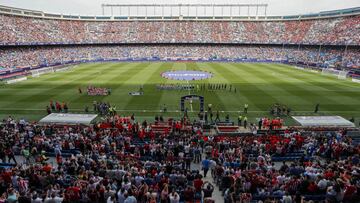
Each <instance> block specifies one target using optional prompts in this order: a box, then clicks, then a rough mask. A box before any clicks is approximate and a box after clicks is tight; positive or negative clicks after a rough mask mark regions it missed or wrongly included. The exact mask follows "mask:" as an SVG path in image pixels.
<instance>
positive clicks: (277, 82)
mask: <svg viewBox="0 0 360 203" xmlns="http://www.w3.org/2000/svg"><path fill="white" fill-rule="evenodd" d="M247 67H248V68H249V69H251V70H252V71H253V72H254V73H255V74H256V75H262V76H263V77H264V78H266V79H263V80H264V81H265V83H267V85H272V87H271V89H274V90H275V91H276V92H277V93H279V94H281V96H284V97H286V96H290V97H289V99H291V100H293V99H294V98H295V99H296V102H299V103H301V104H302V105H303V104H306V105H308V104H311V105H314V104H313V103H312V102H311V101H309V100H307V99H305V98H304V95H303V94H299V92H297V91H293V90H294V89H301V88H302V87H301V86H299V85H296V84H294V83H291V82H289V80H288V79H285V78H289V77H290V76H289V75H282V77H279V76H278V73H275V74H271V73H270V72H269V71H268V67H267V66H263V65H261V64H253V65H252V66H247ZM274 87H276V88H274ZM289 87H292V88H293V90H291V89H290V88H289ZM283 94H284V95H283ZM282 98H283V97H282ZM286 100H287V98H286ZM283 102H284V101H283Z"/></svg>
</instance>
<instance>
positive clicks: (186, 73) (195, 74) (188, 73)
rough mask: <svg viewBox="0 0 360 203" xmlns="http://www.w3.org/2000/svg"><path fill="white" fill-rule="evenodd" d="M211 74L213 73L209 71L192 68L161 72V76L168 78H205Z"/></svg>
mask: <svg viewBox="0 0 360 203" xmlns="http://www.w3.org/2000/svg"><path fill="white" fill-rule="evenodd" d="M212 76H213V74H212V73H210V72H206V71H193V70H178V71H167V72H163V73H161V77H163V78H166V79H169V80H188V81H190V80H205V79H209V78H211V77H212Z"/></svg>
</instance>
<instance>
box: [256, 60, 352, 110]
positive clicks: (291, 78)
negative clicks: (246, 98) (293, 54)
mask: <svg viewBox="0 0 360 203" xmlns="http://www.w3.org/2000/svg"><path fill="white" fill-rule="evenodd" d="M256 66H258V67H259V66H260V67H263V68H264V69H265V70H264V71H263V72H264V74H265V73H266V74H268V72H269V70H274V71H275V72H274V73H273V74H274V75H281V77H282V78H287V80H288V82H284V83H281V84H284V86H287V87H289V86H291V85H292V84H296V86H297V88H296V89H294V90H293V92H294V93H295V92H298V91H299V90H303V91H304V92H306V91H307V93H306V94H305V95H303V98H307V99H308V100H309V101H312V105H306V103H305V104H304V103H301V102H297V101H296V103H298V105H300V107H301V108H302V109H303V108H304V107H305V108H306V109H311V108H314V106H315V104H316V103H321V104H322V109H326V110H331V109H333V108H338V105H340V104H339V103H338V100H337V99H336V96H334V95H332V96H329V95H328V94H326V93H324V92H323V91H321V88H320V87H317V86H316V85H315V84H314V85H307V84H306V83H305V85H304V83H303V82H302V80H301V79H300V80H299V79H297V78H296V76H295V75H291V74H288V75H287V73H282V72H278V71H277V69H276V68H275V69H273V68H272V65H271V64H268V65H264V64H256ZM252 68H253V69H255V66H252ZM296 81H297V82H296ZM299 81H300V82H299ZM304 82H306V81H304ZM272 84H276V82H272ZM314 88H319V89H320V90H319V91H313V90H314ZM306 95H312V96H311V97H310V98H309V97H306ZM314 96H315V98H314ZM345 101H346V102H349V105H351V104H353V102H351V101H348V100H345ZM288 102H289V103H294V101H291V100H289V101H288ZM334 104H335V105H336V106H334ZM349 105H348V107H349ZM291 107H293V106H291Z"/></svg>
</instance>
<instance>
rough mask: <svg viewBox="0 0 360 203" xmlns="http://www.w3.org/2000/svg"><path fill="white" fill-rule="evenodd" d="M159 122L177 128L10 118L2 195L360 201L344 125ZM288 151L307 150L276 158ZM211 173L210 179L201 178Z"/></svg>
mask: <svg viewBox="0 0 360 203" xmlns="http://www.w3.org/2000/svg"><path fill="white" fill-rule="evenodd" d="M155 124H156V125H158V126H159V125H162V124H163V125H166V126H173V128H170V129H168V130H166V131H163V132H161V133H160V132H156V131H155V127H154V125H153V124H151V123H148V122H147V121H143V122H142V123H141V122H137V121H136V119H135V116H134V115H132V116H131V117H119V116H117V115H115V116H111V117H107V118H106V119H105V120H104V121H102V123H101V124H99V125H94V126H77V125H76V126H66V125H65V126H56V125H45V126H41V125H38V124H37V123H28V122H26V121H25V120H20V121H16V120H14V119H12V118H11V117H9V118H7V119H4V120H3V123H2V124H1V125H0V138H1V139H0V159H1V160H2V161H3V164H4V163H7V164H9V163H13V162H14V163H15V165H9V166H8V167H4V165H2V169H1V171H0V194H2V196H1V198H0V201H5V200H7V201H8V202H19V203H21V202H38V203H42V202H46V203H50V202H51V203H52V202H107V203H113V202H118V203H123V202H125V203H129V202H130V203H133V202H154V203H155V202H171V203H176V202H194V200H201V199H203V200H204V202H214V197H213V194H212V193H213V191H214V189H215V188H214V186H215V185H217V188H218V189H219V190H220V191H221V192H222V194H223V198H224V201H225V202H227V203H233V202H239V201H240V202H250V201H260V200H261V201H270V200H274V199H275V200H281V199H282V201H283V202H306V201H307V200H315V201H320V200H321V201H324V200H326V201H327V202H358V201H360V165H359V164H360V157H359V152H360V151H359V150H360V146H359V145H357V146H356V145H353V143H352V140H351V138H350V137H348V136H347V135H346V131H343V130H338V131H334V132H332V133H329V132H328V133H322V132H316V131H299V130H295V129H288V130H285V131H284V133H283V134H282V135H273V134H265V135H251V136H245V135H244V136H240V137H238V136H236V137H229V136H213V135H204V134H203V129H202V127H201V125H200V124H199V123H197V122H196V121H194V122H193V123H190V122H189V121H187V120H186V119H185V118H184V119H183V120H181V121H174V120H172V119H170V120H168V121H163V119H162V121H159V120H157V121H156V123H155ZM262 129H264V128H262ZM69 152H70V154H71V155H68V154H69ZM289 153H301V157H300V158H299V159H297V160H290V161H288V162H283V163H282V164H281V163H279V162H277V163H276V162H274V161H273V158H274V157H281V156H286V154H289ZM14 154H21V156H22V157H23V159H22V161H21V160H16V158H15V156H14ZM48 154H53V156H55V157H56V158H55V161H50V159H49V157H47V155H48ZM49 156H50V155H49ZM7 158H8V159H7ZM20 162H21V163H20ZM196 163H200V164H201V168H200V167H199V168H194V165H195V164H196ZM209 176H212V177H213V183H212V182H207V181H205V180H204V177H209ZM217 198H219V197H217Z"/></svg>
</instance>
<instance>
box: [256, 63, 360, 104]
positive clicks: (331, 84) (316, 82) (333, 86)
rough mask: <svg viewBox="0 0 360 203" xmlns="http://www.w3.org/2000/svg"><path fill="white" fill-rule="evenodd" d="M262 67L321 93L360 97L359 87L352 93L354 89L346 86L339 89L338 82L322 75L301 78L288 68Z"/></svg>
mask: <svg viewBox="0 0 360 203" xmlns="http://www.w3.org/2000/svg"><path fill="white" fill-rule="evenodd" d="M263 65H265V66H267V67H270V68H271V69H276V70H277V72H280V73H285V74H287V75H291V76H293V78H296V79H299V80H302V81H304V82H306V83H308V84H310V85H311V86H313V87H318V88H319V90H320V88H321V91H332V92H333V93H335V94H339V95H342V96H344V97H349V98H353V97H354V96H357V97H360V86H358V88H357V89H359V90H358V91H354V90H353V89H354V88H355V87H347V86H346V87H341V86H340V85H338V84H339V80H338V79H335V78H334V79H333V80H330V79H327V78H326V77H324V76H323V75H319V74H313V75H311V76H302V75H301V74H297V73H296V72H294V70H293V69H290V67H289V68H288V69H284V68H282V67H279V66H273V65H267V64H263ZM295 70H296V69H295ZM344 82H345V81H344ZM350 88H351V89H352V90H351V92H350V94H351V95H349V94H348V93H347V90H350Z"/></svg>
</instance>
